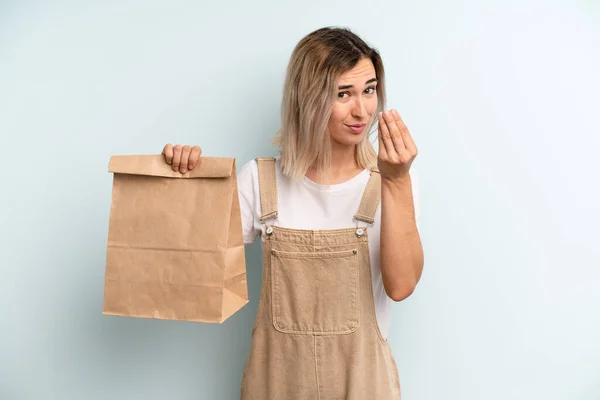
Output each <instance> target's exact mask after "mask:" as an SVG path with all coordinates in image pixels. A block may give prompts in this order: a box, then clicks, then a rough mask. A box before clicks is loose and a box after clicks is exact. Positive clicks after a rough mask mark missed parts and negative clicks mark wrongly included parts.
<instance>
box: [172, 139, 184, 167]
mask: <svg viewBox="0 0 600 400" xmlns="http://www.w3.org/2000/svg"><path fill="white" fill-rule="evenodd" d="M181 151H182V147H181V146H180V145H176V146H175V147H173V163H172V164H171V169H172V170H173V171H179V165H180V163H181Z"/></svg>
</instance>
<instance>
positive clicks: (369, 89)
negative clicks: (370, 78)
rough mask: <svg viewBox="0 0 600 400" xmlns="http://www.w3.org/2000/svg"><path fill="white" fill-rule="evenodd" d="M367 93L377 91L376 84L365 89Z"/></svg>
mask: <svg viewBox="0 0 600 400" xmlns="http://www.w3.org/2000/svg"><path fill="white" fill-rule="evenodd" d="M365 93H366V94H373V93H375V86H370V87H368V88H366V89H365Z"/></svg>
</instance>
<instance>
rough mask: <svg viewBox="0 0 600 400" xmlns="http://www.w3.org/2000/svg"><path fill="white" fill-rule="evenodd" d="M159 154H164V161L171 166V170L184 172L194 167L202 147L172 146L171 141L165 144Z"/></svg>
mask: <svg viewBox="0 0 600 400" xmlns="http://www.w3.org/2000/svg"><path fill="white" fill-rule="evenodd" d="M161 154H164V155H165V161H166V162H167V164H169V165H170V166H171V169H172V170H173V171H179V172H181V173H182V174H185V173H186V172H188V171H191V170H192V169H194V167H195V166H196V164H197V163H198V160H199V159H200V154H202V149H201V148H200V147H198V146H188V145H185V146H181V145H178V144H177V145H175V146H173V145H172V144H171V143H169V144H167V145H165V147H164V148H163V151H162V153H161Z"/></svg>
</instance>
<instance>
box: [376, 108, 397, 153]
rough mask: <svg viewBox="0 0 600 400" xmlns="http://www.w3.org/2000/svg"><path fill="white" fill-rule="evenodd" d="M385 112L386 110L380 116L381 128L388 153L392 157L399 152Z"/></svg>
mask: <svg viewBox="0 0 600 400" xmlns="http://www.w3.org/2000/svg"><path fill="white" fill-rule="evenodd" d="M385 113H386V112H385V111H384V113H383V115H380V116H379V128H380V129H381V137H382V138H383V145H384V147H385V152H386V155H387V156H388V157H390V158H391V157H394V156H395V155H397V153H396V149H395V148H394V142H392V137H391V135H390V130H389V127H388V124H387V123H386V121H385V118H386V117H385Z"/></svg>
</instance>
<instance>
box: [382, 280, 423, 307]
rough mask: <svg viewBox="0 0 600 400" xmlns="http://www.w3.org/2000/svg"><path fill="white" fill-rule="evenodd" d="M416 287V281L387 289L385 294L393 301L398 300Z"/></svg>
mask: <svg viewBox="0 0 600 400" xmlns="http://www.w3.org/2000/svg"><path fill="white" fill-rule="evenodd" d="M416 287H417V284H416V282H415V283H410V284H404V285H400V286H399V287H397V288H394V289H393V290H389V291H387V295H388V297H389V298H390V299H392V300H394V301H395V302H399V301H402V300H404V299H406V298H407V297H409V296H410V295H411V294H413V292H414V291H415V288H416Z"/></svg>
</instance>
